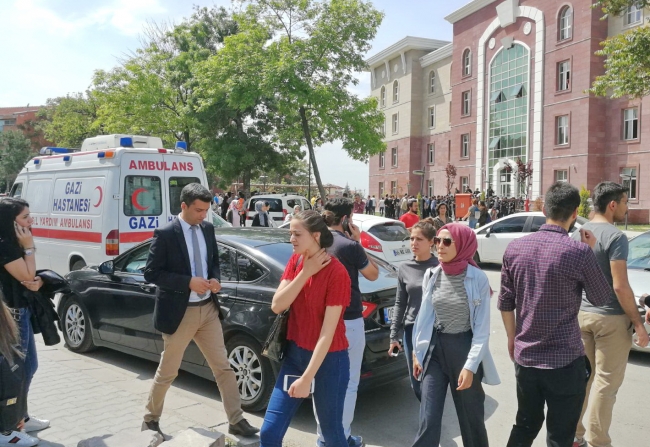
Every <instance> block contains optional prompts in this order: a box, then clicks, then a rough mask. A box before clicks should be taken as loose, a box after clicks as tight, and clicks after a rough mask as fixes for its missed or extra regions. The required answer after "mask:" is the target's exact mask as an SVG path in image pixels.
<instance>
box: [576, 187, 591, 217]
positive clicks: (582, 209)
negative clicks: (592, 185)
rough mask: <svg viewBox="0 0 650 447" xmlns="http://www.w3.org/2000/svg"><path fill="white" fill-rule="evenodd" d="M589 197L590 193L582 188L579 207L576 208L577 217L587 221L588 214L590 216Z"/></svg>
mask: <svg viewBox="0 0 650 447" xmlns="http://www.w3.org/2000/svg"><path fill="white" fill-rule="evenodd" d="M590 196H591V191H589V190H588V189H587V188H585V187H584V185H583V186H582V187H581V188H580V206H579V207H578V216H581V217H584V218H585V219H589V214H591V206H590V205H589V197H590Z"/></svg>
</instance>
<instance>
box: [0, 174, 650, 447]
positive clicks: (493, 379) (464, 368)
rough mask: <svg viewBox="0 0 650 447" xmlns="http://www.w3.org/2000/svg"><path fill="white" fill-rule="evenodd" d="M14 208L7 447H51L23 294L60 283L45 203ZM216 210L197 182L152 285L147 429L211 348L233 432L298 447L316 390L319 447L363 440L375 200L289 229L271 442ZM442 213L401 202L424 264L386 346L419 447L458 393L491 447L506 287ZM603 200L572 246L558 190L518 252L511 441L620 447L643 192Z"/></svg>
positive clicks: (9, 224) (437, 431)
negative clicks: (224, 316)
mask: <svg viewBox="0 0 650 447" xmlns="http://www.w3.org/2000/svg"><path fill="white" fill-rule="evenodd" d="M389 199H390V197H389ZM12 200H13V202H11V203H12V204H13V205H12V206H13V207H10V206H9V205H6V207H7V209H3V210H1V211H2V212H0V254H1V256H2V258H1V260H2V268H0V283H1V285H2V291H3V292H4V294H3V301H5V303H2V304H0V322H1V323H2V325H1V326H0V355H1V356H2V357H1V358H0V360H1V361H2V362H6V363H7V364H8V365H11V367H12V369H13V370H14V372H15V371H18V374H21V375H22V376H21V377H22V382H21V385H20V392H18V393H17V395H16V396H15V399H16V401H17V402H19V403H20V406H17V407H15V408H21V409H23V408H24V410H23V411H21V412H20V413H19V414H18V413H17V414H16V415H15V417H14V418H13V420H11V418H6V417H5V415H6V413H7V409H6V408H3V407H2V406H0V416H2V418H0V421H2V422H3V425H2V426H1V427H0V446H2V447H4V446H16V445H17V446H32V445H35V444H34V442H37V440H35V438H31V437H30V436H29V435H28V434H27V433H26V432H31V431H34V430H39V429H43V428H45V427H46V426H47V425H49V421H46V420H41V419H38V418H35V417H33V416H32V415H30V414H29V412H28V411H27V408H26V402H27V399H28V390H29V382H30V381H31V378H32V377H33V374H34V372H35V371H36V366H37V361H36V351H35V345H34V338H33V329H32V328H31V326H30V325H29V321H30V319H29V312H30V309H29V307H27V306H25V304H24V303H23V302H21V301H20V297H21V296H22V291H23V290H30V291H38V290H39V289H40V288H41V286H42V279H41V278H40V277H39V276H38V274H37V273H36V271H35V262H34V255H35V253H34V250H35V247H34V242H33V238H32V236H31V233H30V230H29V227H30V225H31V217H30V215H29V205H28V204H27V203H26V202H24V201H21V200H14V199H12ZM212 201H213V197H212V195H211V193H210V192H209V191H208V190H207V189H206V188H204V187H203V186H201V185H199V184H190V185H187V186H186V187H184V188H183V190H182V192H181V213H180V214H179V215H178V216H177V218H176V219H174V220H173V221H172V222H170V223H169V224H168V225H166V226H165V227H163V228H159V229H157V230H156V231H155V233H154V240H153V243H152V246H151V249H150V253H149V256H148V260H147V263H146V267H145V273H144V276H145V280H146V281H147V282H150V283H153V284H156V285H157V286H158V292H157V296H156V306H155V310H154V316H153V317H154V326H155V327H156V329H157V330H158V331H160V332H161V333H162V334H163V340H164V351H163V355H162V356H161V359H160V364H159V366H158V370H157V372H156V375H155V378H154V381H153V384H152V388H151V391H150V393H149V396H148V400H147V403H146V413H145V415H144V417H143V419H144V420H143V426H142V428H143V430H145V429H149V430H156V431H158V432H160V433H161V434H162V433H163V432H162V429H161V427H160V419H161V417H162V412H163V404H164V400H165V394H166V392H167V390H168V389H169V387H170V386H171V384H172V382H173V381H174V379H175V377H176V376H177V374H178V369H179V367H180V362H181V360H182V357H183V354H184V351H185V349H186V348H187V346H188V343H189V342H190V341H191V340H194V341H195V342H196V344H197V346H198V347H199V348H200V350H201V351H202V352H203V354H204V356H205V358H206V360H207V362H208V365H209V366H210V368H211V369H212V371H213V373H214V376H215V379H216V381H217V386H218V387H219V390H220V393H221V396H222V401H223V405H224V408H225V410H226V414H227V416H228V421H229V425H228V431H229V433H232V434H236V435H242V436H250V435H253V434H255V433H257V432H260V442H261V443H260V445H261V446H262V447H281V446H282V440H283V438H284V435H285V434H286V431H287V429H288V427H289V425H290V422H291V419H292V418H293V416H294V415H295V413H296V411H297V409H298V407H299V406H300V404H301V403H302V401H303V400H304V399H305V398H307V397H309V396H310V395H311V396H312V397H313V399H312V401H313V407H314V415H315V417H316V421H317V424H318V428H317V433H318V441H317V444H318V445H319V446H328V447H355V446H356V447H359V446H363V445H364V442H363V439H362V438H361V437H360V436H357V435H355V434H353V433H352V431H351V426H352V422H353V419H354V410H355V404H356V398H357V390H358V385H359V379H360V374H361V362H362V358H363V352H364V348H365V331H364V319H363V315H362V312H363V305H362V302H361V294H360V290H359V275H362V276H364V277H365V278H367V279H368V280H370V281H373V280H376V279H377V278H378V268H377V266H376V265H375V263H374V262H373V260H372V258H370V257H369V256H368V255H367V254H366V252H365V250H364V249H363V247H362V246H361V245H360V243H359V241H360V235H361V232H360V230H359V228H358V227H357V226H355V225H354V224H353V223H352V221H351V219H350V217H351V216H352V215H353V214H354V213H356V212H357V210H360V211H361V212H365V211H366V207H365V204H364V203H363V202H362V201H361V200H360V197H355V199H354V200H350V199H348V198H340V199H334V200H330V201H328V202H326V203H325V204H324V205H323V210H322V212H319V211H315V210H306V211H301V210H300V209H294V212H293V213H292V214H291V218H290V219H289V220H288V222H289V228H290V229H289V234H290V242H291V244H292V246H293V255H292V256H291V258H290V260H289V261H288V263H287V265H286V268H285V271H284V274H283V276H282V278H281V280H280V284H279V286H278V288H277V291H276V292H275V295H274V296H273V300H272V303H271V308H272V310H273V311H274V312H275V313H277V314H283V315H286V314H285V312H287V311H288V321H287V332H286V349H285V352H284V359H283V362H282V364H281V368H280V371H279V375H278V377H277V382H276V384H275V387H274V389H273V392H272V395H271V398H270V401H269V404H268V408H267V410H266V414H265V417H264V422H263V424H262V427H261V430H258V429H257V428H256V427H253V426H251V425H250V424H249V423H248V421H247V420H246V419H245V418H244V414H243V412H242V409H241V401H240V397H239V392H238V388H237V384H236V379H235V375H234V372H233V371H232V369H231V368H230V365H229V362H228V358H227V354H226V349H225V344H224V336H223V331H222V328H221V323H220V319H219V312H220V308H219V301H218V300H217V299H216V294H217V293H218V292H219V290H220V289H221V284H220V281H219V280H220V270H219V257H218V250H217V247H216V241H215V239H214V237H213V234H214V228H213V226H212V224H211V223H209V222H206V221H205V218H206V215H207V213H208V211H209V209H210V207H211V205H212ZM233 202H235V200H233ZM433 202H434V203H435V207H434V208H433V209H434V210H435V212H432V213H430V214H429V215H428V216H427V217H425V218H424V219H420V218H419V217H418V214H417V211H418V201H417V199H415V198H410V199H409V198H408V197H407V198H406V201H405V204H406V207H405V208H402V206H401V200H400V205H399V208H400V210H401V211H404V212H403V213H401V216H400V218H405V219H404V220H405V221H408V228H409V232H410V246H411V250H412V253H413V255H414V257H413V259H412V260H411V261H408V262H406V263H403V264H401V265H400V267H399V270H398V278H397V295H396V303H395V313H394V318H393V320H392V322H391V328H390V344H389V346H386V348H387V355H396V354H397V353H398V352H399V351H404V352H405V354H406V359H407V364H408V370H409V376H410V380H411V386H412V389H413V392H414V395H415V397H416V398H417V401H419V421H418V430H417V432H416V433H414V434H413V437H412V438H411V439H405V440H404V445H413V446H418V447H420V446H436V445H438V444H439V442H440V436H441V431H442V415H443V411H444V404H445V396H446V394H447V391H448V390H449V391H450V392H451V395H452V398H453V403H454V406H455V410H456V413H457V415H458V421H459V428H460V433H461V437H462V441H463V445H464V446H465V447H487V446H488V445H489V436H488V433H487V430H486V427H485V421H484V419H485V391H484V389H483V384H487V385H498V384H499V383H500V377H499V373H498V372H497V368H496V366H495V363H494V360H493V359H492V355H491V352H490V346H489V338H490V334H491V332H492V328H491V327H490V307H491V304H490V302H491V299H492V295H493V291H492V288H491V286H490V284H489V281H488V278H487V275H486V274H485V273H484V272H483V271H482V270H481V268H480V267H479V266H478V265H476V263H475V262H474V261H473V256H474V253H475V252H476V249H477V239H476V235H475V233H474V232H473V231H472V229H471V228H470V226H468V225H464V224H459V223H457V222H455V221H454V218H453V216H454V214H453V211H452V212H451V215H450V210H449V207H450V206H451V203H453V202H447V201H445V200H440V201H438V198H435V199H433ZM593 202H594V207H595V213H594V217H593V219H592V221H591V222H590V223H589V224H587V225H585V226H583V227H582V228H581V229H580V230H579V231H576V232H574V233H573V235H572V236H570V233H571V230H572V227H573V225H574V224H575V222H576V219H577V210H578V206H579V205H580V196H579V192H578V190H577V189H576V188H575V187H574V186H572V185H570V184H568V183H561V182H558V183H555V184H554V185H552V186H551V187H550V188H549V190H548V191H547V192H546V195H545V204H544V211H545V215H546V218H547V219H546V224H545V225H543V226H542V227H541V228H540V229H539V231H537V232H535V233H532V234H530V235H527V236H524V237H522V238H519V239H517V240H515V241H513V242H512V243H511V244H509V246H508V247H507V249H506V252H505V255H504V258H503V267H502V271H501V286H500V291H499V295H498V300H497V308H498V309H499V311H500V312H501V316H502V319H503V323H504V327H505V332H506V334H507V346H505V347H504V348H505V349H507V351H508V353H509V355H510V358H511V359H512V361H513V362H514V376H515V380H516V384H517V385H516V390H513V392H516V396H517V405H518V408H517V415H516V418H515V421H514V425H513V427H512V430H511V432H510V437H509V440H508V443H507V447H519V446H531V445H532V444H533V442H534V440H535V438H536V436H537V435H538V433H539V431H540V429H541V426H542V424H543V422H544V420H545V419H546V423H547V432H548V435H547V441H546V442H547V445H548V446H549V447H572V446H573V447H580V446H587V445H588V446H589V447H601V446H602V447H606V446H610V445H611V438H610V437H609V428H610V425H611V421H612V415H613V406H614V402H615V400H616V393H617V391H618V388H619V387H620V385H621V383H622V382H623V378H624V374H625V366H626V364H627V356H628V352H629V349H630V347H631V343H632V330H634V331H635V332H636V337H637V341H636V342H637V343H638V344H639V345H640V346H647V345H648V334H647V332H646V330H645V328H644V326H643V320H642V318H641V315H640V314H639V312H638V309H637V303H636V302H635V297H634V294H633V293H632V290H631V288H630V286H629V283H628V282H627V276H626V268H627V266H626V259H627V250H628V245H627V238H626V237H625V235H624V234H623V233H622V232H621V231H620V230H618V229H617V228H616V227H615V226H614V225H613V222H614V221H616V220H618V219H620V218H621V217H622V216H623V215H624V214H625V212H626V211H627V189H625V188H624V187H622V186H621V185H618V184H616V183H613V182H603V183H601V184H599V185H598V186H596V188H595V189H594V196H593ZM261 203H263V202H261ZM0 204H1V205H2V206H5V205H4V204H5V202H4V201H3V202H0ZM231 206H232V204H231V205H228V209H230V207H231ZM236 206H237V205H235V207H236ZM264 206H265V205H261V207H260V210H259V213H261V212H263V207H264ZM386 206H387V204H386V201H384V207H386ZM472 206H473V207H475V208H476V210H473V211H472V212H470V213H468V215H467V216H461V217H464V218H467V219H470V218H473V219H474V220H475V221H476V222H478V221H480V218H481V215H480V214H481V213H483V211H484V210H482V209H481V208H485V209H487V205H486V204H485V203H481V201H480V200H478V198H476V199H475V203H474V204H473V205H472ZM429 209H430V210H432V208H431V204H430V205H429ZM474 212H478V213H479V214H473V213H474ZM413 216H415V217H413ZM262 220H263V217H260V221H262ZM178 234H182V235H183V238H182V239H181V238H179V237H177V235H178ZM178 253H187V254H188V256H187V259H185V260H184V261H182V262H179V256H178ZM5 304H6V306H8V307H5ZM648 319H650V316H648V315H646V320H648ZM13 320H16V321H15V322H14V321H13ZM14 365H17V367H16V368H14ZM289 379H291V381H290V380H289ZM0 397H3V396H0ZM9 397H11V396H9ZM545 407H546V416H545V414H544V410H545ZM3 412H4V414H2V413H3ZM587 412H589V414H587ZM6 421H8V422H6Z"/></svg>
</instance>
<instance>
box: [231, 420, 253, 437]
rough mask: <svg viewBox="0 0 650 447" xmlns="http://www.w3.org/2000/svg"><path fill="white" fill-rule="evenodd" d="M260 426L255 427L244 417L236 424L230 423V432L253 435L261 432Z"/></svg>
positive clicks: (232, 433)
mask: <svg viewBox="0 0 650 447" xmlns="http://www.w3.org/2000/svg"><path fill="white" fill-rule="evenodd" d="M259 431H260V429H259V428H255V427H253V426H252V425H251V424H249V423H248V421H247V420H246V419H242V420H241V421H239V422H237V423H236V424H228V433H230V434H231V435H240V436H245V437H246V436H253V435H255V434H256V433H257V432H259Z"/></svg>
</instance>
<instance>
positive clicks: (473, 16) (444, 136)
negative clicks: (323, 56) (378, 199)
mask: <svg viewBox="0 0 650 447" xmlns="http://www.w3.org/2000/svg"><path fill="white" fill-rule="evenodd" d="M592 3H593V2H592V1H591V0H572V1H562V0H473V1H471V2H469V3H468V4H467V5H465V6H463V7H462V8H460V9H458V10H457V11H455V12H454V13H452V14H451V15H449V16H448V17H446V19H447V20H448V21H449V22H450V23H452V24H453V43H451V44H450V43H448V42H443V41H438V40H432V39H421V38H414V37H406V38H404V39H402V40H400V41H399V42H397V43H396V44H394V45H392V46H390V47H388V48H386V49H385V50H383V51H381V52H379V53H378V54H377V55H374V56H372V57H370V58H369V59H368V61H367V62H368V66H369V70H370V73H371V85H372V95H373V96H376V97H377V98H378V100H379V103H380V104H379V106H380V108H381V109H382V110H384V111H385V114H386V129H385V135H386V143H387V149H386V152H385V153H382V154H380V155H378V156H374V157H372V158H371V160H370V185H369V191H370V193H371V194H382V193H383V194H386V193H393V194H404V193H410V194H416V193H417V192H419V191H420V186H421V182H422V184H423V186H424V188H423V193H424V194H426V195H431V194H436V195H439V194H446V192H447V190H446V187H445V184H446V174H445V167H446V165H447V163H451V164H452V165H454V166H455V167H456V169H457V177H456V181H455V185H454V188H459V189H460V190H462V191H464V190H465V189H466V188H467V187H469V188H471V189H476V188H478V189H481V190H486V189H487V188H488V187H492V189H493V190H494V191H495V193H496V194H497V195H500V196H519V195H523V194H526V192H528V194H529V196H530V197H532V198H537V197H541V196H543V193H544V191H545V190H546V189H547V188H548V186H550V185H551V184H552V183H553V182H554V181H556V180H561V181H568V182H571V183H572V184H574V185H576V186H578V187H580V186H582V185H584V186H586V187H587V188H588V189H591V188H593V187H594V186H595V185H596V184H597V183H598V182H600V181H603V180H612V181H617V182H624V183H626V184H628V185H629V186H630V219H631V220H633V221H637V222H648V221H650V182H648V181H645V182H644V181H643V180H641V177H640V175H641V174H642V173H643V172H644V171H643V170H644V168H645V169H648V166H649V164H650V151H648V150H644V139H645V140H647V139H649V138H650V130H649V129H650V126H648V125H643V124H644V123H643V121H644V119H650V103H649V100H648V98H644V99H643V100H626V99H620V100H611V99H607V98H597V97H594V96H592V95H589V94H587V93H585V91H586V90H587V89H588V88H589V87H590V85H591V83H592V82H593V80H594V79H595V77H596V76H598V75H600V74H603V73H604V65H603V58H601V57H598V56H595V55H594V52H595V51H597V50H598V49H599V48H600V47H599V44H600V42H601V41H603V40H604V39H606V38H607V37H608V36H612V35H615V34H618V33H621V32H625V31H627V30H629V29H632V28H634V27H636V26H642V25H643V24H644V23H645V21H646V17H647V18H648V20H650V11H648V10H646V11H644V10H638V9H637V8H635V7H631V8H629V9H628V11H627V13H626V14H624V15H623V16H622V17H609V18H607V19H606V20H601V18H602V13H601V11H600V10H598V9H592V8H591V5H592ZM518 158H519V159H521V160H522V161H524V162H530V163H531V165H532V168H533V175H532V178H530V180H529V181H528V182H527V183H528V184H519V183H518V182H517V178H516V175H514V173H513V172H510V168H509V166H511V167H516V161H517V159H518ZM414 170H424V176H418V175H416V174H413V171H414Z"/></svg>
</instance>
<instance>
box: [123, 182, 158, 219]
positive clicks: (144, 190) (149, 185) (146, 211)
mask: <svg viewBox="0 0 650 447" xmlns="http://www.w3.org/2000/svg"><path fill="white" fill-rule="evenodd" d="M161 190H162V188H161V182H160V178H159V177H154V176H146V175H129V176H127V177H126V178H125V179H124V214H125V215H127V216H160V215H161V214H162V191H161Z"/></svg>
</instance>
